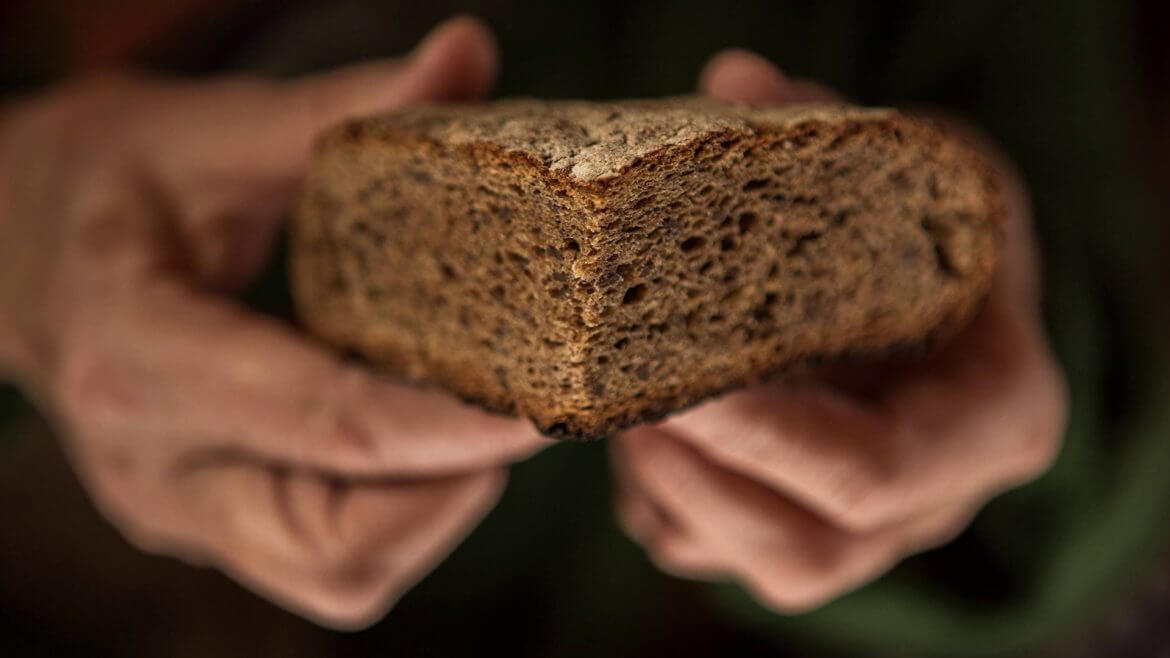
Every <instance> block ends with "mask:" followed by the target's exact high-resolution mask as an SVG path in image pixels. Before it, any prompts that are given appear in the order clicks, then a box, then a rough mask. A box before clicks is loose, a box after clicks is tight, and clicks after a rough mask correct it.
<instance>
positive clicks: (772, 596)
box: [746, 542, 848, 613]
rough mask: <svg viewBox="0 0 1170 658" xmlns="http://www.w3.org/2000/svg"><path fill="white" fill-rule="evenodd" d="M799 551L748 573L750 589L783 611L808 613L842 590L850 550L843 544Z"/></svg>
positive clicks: (816, 546) (829, 544)
mask: <svg viewBox="0 0 1170 658" xmlns="http://www.w3.org/2000/svg"><path fill="white" fill-rule="evenodd" d="M797 550H799V552H798V553H790V555H788V556H786V557H785V558H784V559H779V560H776V559H772V560H768V561H760V562H759V563H757V564H755V565H753V567H754V568H750V569H748V570H746V571H747V574H746V580H747V584H748V585H749V587H751V588H752V589H753V590H754V591H755V592H756V593H757V595H758V596H760V597H761V598H763V599H764V600H765V601H767V602H768V603H769V605H771V606H772V607H773V608H775V609H776V610H778V611H781V612H786V613H800V612H806V611H808V610H811V609H814V608H816V607H819V606H820V605H822V604H824V603H825V602H827V601H828V600H829V599H830V598H832V597H833V596H834V595H835V594H837V593H838V592H839V591H840V590H841V589H842V585H841V582H842V580H843V577H844V574H845V570H846V567H847V566H848V565H847V559H848V554H847V550H846V547H845V546H843V545H841V544H840V543H834V542H822V543H820V545H816V544H815V543H813V544H810V545H809V546H808V547H807V548H800V549H797Z"/></svg>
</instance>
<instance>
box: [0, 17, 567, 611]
mask: <svg viewBox="0 0 1170 658" xmlns="http://www.w3.org/2000/svg"><path fill="white" fill-rule="evenodd" d="M495 66H496V55H495V46H494V43H493V41H492V39H491V36H490V34H489V33H488V32H487V31H486V30H485V29H484V28H483V27H482V26H480V25H479V24H477V23H474V22H472V21H469V20H466V19H457V20H455V21H452V22H449V23H447V24H445V25H443V26H441V27H440V28H438V29H437V30H436V31H435V32H434V33H432V34H431V35H430V36H429V37H428V38H427V39H426V40H425V41H424V43H423V44H422V45H421V46H420V47H419V48H418V49H417V50H416V51H415V52H414V53H413V54H411V55H410V56H409V57H407V58H405V59H403V60H401V61H387V62H378V63H372V64H366V65H362V66H359V67H356V68H353V69H349V70H342V71H337V72H333V73H329V74H327V75H323V76H319V77H313V78H308V79H304V80H299V81H295V82H291V83H275V82H269V81H262V80H254V79H246V78H221V79H215V80H210V81H206V82H196V83H186V82H185V83H177V82H159V81H144V80H134V79H126V78H117V79H114V78H110V79H101V80H91V81H86V82H79V83H75V84H72V85H67V86H65V87H62V88H60V89H58V90H56V91H54V92H52V93H50V94H48V95H45V96H43V97H41V98H37V99H33V100H31V101H27V102H25V103H22V104H20V105H17V106H14V107H11V108H8V110H7V111H6V113H5V115H4V119H3V124H2V125H0V168H2V171H3V174H0V186H2V187H0V252H2V253H0V269H2V271H3V276H2V278H0V286H3V287H0V345H3V347H0V364H2V365H4V366H6V367H7V369H8V370H9V371H10V372H12V373H13V375H14V376H15V377H16V378H17V379H18V380H19V381H20V382H21V384H22V385H23V387H24V388H25V390H26V391H28V392H29V393H30V395H31V396H32V397H33V398H34V399H35V400H37V401H38V402H39V403H40V404H41V406H42V408H44V409H45V410H46V411H48V413H49V414H51V415H52V416H53V417H54V418H55V420H56V421H57V422H58V424H59V426H60V429H61V430H62V432H61V433H62V435H63V436H64V440H65V442H66V447H67V448H68V451H69V453H70V456H71V458H72V461H73V464H74V466H75V469H76V471H77V473H78V475H79V476H80V478H81V479H82V481H83V482H84V484H85V485H86V487H87V488H88V490H89V492H90V494H91V496H92V498H93V500H94V501H95V502H96V504H97V505H98V507H99V508H100V509H101V511H102V512H103V513H105V515H106V516H107V517H108V518H109V519H110V520H111V521H112V522H113V523H115V524H116V525H117V526H118V527H119V528H120V529H121V530H122V531H123V533H124V534H125V535H126V536H127V537H128V538H129V539H130V540H131V541H133V542H134V543H135V544H137V545H138V546H141V547H142V548H144V549H146V550H149V551H155V552H162V553H167V554H173V555H177V556H181V557H183V558H184V559H186V560H188V561H191V562H195V563H210V564H214V565H216V566H218V567H219V568H221V569H223V570H224V571H225V572H227V573H229V574H230V575H232V576H233V577H235V578H236V579H238V580H240V581H241V582H243V583H244V584H246V585H248V586H250V587H252V588H254V589H256V590H257V591H259V592H261V593H262V594H264V595H266V596H268V597H270V598H272V599H273V600H275V601H277V602H278V603H281V604H283V605H285V606H287V607H290V608H292V609H293V610H296V611H298V612H300V613H302V614H304V615H307V616H309V617H311V618H313V619H316V620H317V621H319V622H321V623H325V624H330V625H334V626H341V627H353V626H360V625H363V624H366V623H368V622H370V621H372V620H374V619H377V618H378V617H379V616H381V615H382V614H383V613H384V612H385V610H387V609H388V607H389V606H390V605H391V604H392V602H393V601H394V600H395V598H396V597H398V596H399V595H400V594H402V593H403V592H404V591H405V590H406V589H407V588H409V586H410V585H412V584H413V583H414V582H415V581H416V580H417V579H418V578H420V577H421V576H422V575H424V574H425V573H426V572H427V571H428V570H429V569H430V568H431V567H432V566H433V565H434V564H436V563H437V562H438V560H439V559H441V558H442V556H443V555H445V554H446V553H447V552H448V551H449V550H450V549H451V547H452V546H453V545H454V544H455V543H456V542H457V541H458V540H459V539H461V538H462V537H463V536H464V535H465V534H466V533H467V532H468V531H469V530H470V528H471V527H472V526H473V525H474V524H475V523H476V522H477V521H478V520H479V519H480V518H481V517H482V516H483V515H484V514H485V513H486V512H487V510H488V509H490V507H491V506H492V505H493V504H494V502H495V501H496V499H497V497H498V495H499V493H500V490H501V487H502V486H503V483H504V480H505V471H504V468H503V466H504V465H505V464H507V463H508V462H509V461H512V460H515V459H519V458H522V457H524V456H526V455H528V454H530V453H531V452H533V451H535V450H537V449H539V448H540V447H541V446H543V445H546V444H548V443H549V441H548V440H547V439H543V438H541V437H540V436H539V435H538V434H537V432H536V431H535V430H534V429H533V428H532V426H531V424H530V423H527V422H522V421H519V420H514V419H506V418H501V417H496V416H490V415H488V414H486V413H483V412H480V411H478V410H475V409H472V408H470V407H467V406H465V405H463V404H462V403H460V402H458V401H456V400H454V399H453V398H450V397H448V396H446V395H443V394H440V393H437V392H431V391H423V390H419V389H416V388H412V387H408V386H405V385H403V384H400V383H398V382H396V381H394V380H391V379H388V378H385V377H382V376H379V375H375V374H372V373H370V372H367V371H365V370H363V369H361V368H359V367H357V366H353V365H350V364H346V363H343V362H342V361H341V360H339V359H338V358H337V357H336V356H334V355H332V354H330V353H328V352H326V351H325V350H324V349H323V348H321V347H319V346H317V345H316V344H314V343H313V342H312V341H310V340H309V339H307V338H305V337H303V336H300V335H298V334H297V333H295V332H293V331H292V330H291V329H289V328H287V327H285V326H282V325H280V324H278V323H275V322H274V321H271V320H268V319H264V318H261V317H259V316H254V315H252V314H250V313H249V312H247V311H246V310H244V309H242V308H241V307H239V306H238V305H236V304H235V303H233V302H232V301H231V300H230V296H231V295H232V293H236V292H239V291H240V290H241V289H242V288H243V286H245V285H246V284H247V283H248V282H249V281H250V280H251V279H252V278H254V277H255V276H256V275H257V273H258V272H259V270H260V268H261V267H262V265H263V263H264V260H265V258H266V255H267V251H268V248H269V245H270V242H271V241H272V238H273V235H274V233H275V231H276V229H277V228H278V226H277V223H278V221H279V220H280V219H281V218H282V217H283V216H285V214H286V213H287V210H288V208H289V205H290V203H291V201H292V198H293V195H294V194H295V190H296V185H297V182H298V180H299V179H300V178H301V176H302V174H303V171H304V167H305V164H306V159H307V156H308V152H309V147H310V141H311V139H312V137H313V136H314V135H315V134H316V133H317V132H318V131H319V130H320V129H321V128H322V127H324V126H327V125H329V124H331V123H333V122H335V121H337V120H339V119H342V118H344V117H346V116H349V115H357V114H362V113H368V112H371V111H376V110H379V109H389V108H394V107H398V106H401V105H405V104H408V103H415V102H419V101H424V100H442V99H454V98H473V97H480V96H482V95H484V94H485V93H486V92H487V91H488V89H489V87H490V85H491V81H492V78H493V76H494V73H495Z"/></svg>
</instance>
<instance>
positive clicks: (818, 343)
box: [292, 98, 1002, 438]
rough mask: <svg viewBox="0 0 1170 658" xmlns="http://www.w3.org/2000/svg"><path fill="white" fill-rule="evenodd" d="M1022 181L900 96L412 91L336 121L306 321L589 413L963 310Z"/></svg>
mask: <svg viewBox="0 0 1170 658" xmlns="http://www.w3.org/2000/svg"><path fill="white" fill-rule="evenodd" d="M1001 207H1002V204H1001V200H1000V198H999V195H998V193H997V190H996V187H995V185H994V180H993V178H992V177H991V175H990V171H989V169H988V168H987V166H986V165H985V164H984V163H983V161H982V160H981V159H980V157H979V156H978V155H977V154H976V153H974V152H973V151H972V150H971V149H970V148H968V147H966V146H965V145H964V144H963V143H961V142H960V141H959V140H957V139H954V138H952V137H949V136H948V135H947V134H946V133H945V132H943V131H942V130H941V129H939V128H938V127H937V126H935V125H933V124H930V123H927V122H923V121H920V120H916V119H912V118H908V117H906V116H903V115H901V114H899V113H897V112H895V111H892V110H884V109H861V108H855V107H850V106H840V105H800V106H789V107H783V108H772V109H765V108H754V107H748V106H740V105H728V104H720V103H717V102H714V101H709V100H704V99H698V98H683V99H666V100H658V101H627V102H613V103H588V102H567V101H563V102H541V101H534V100H509V101H499V102H495V103H488V104H479V105H437V106H424V107H416V108H412V109H409V110H405V111H400V112H397V113H394V114H389V115H386V116H379V117H374V118H369V119H363V120H355V121H350V122H348V123H345V124H343V125H341V126H338V127H336V128H335V129H333V130H331V131H329V132H327V133H326V134H325V135H323V136H322V137H321V138H320V139H319V140H318V142H317V145H316V148H315V149H314V155H313V160H312V165H311V168H310V171H309V174H308V177H307V180H306V183H305V187H304V193H303V197H302V199H301V203H300V206H299V209H298V211H297V217H296V221H295V226H294V228H293V241H292V267H293V279H294V280H293V288H294V294H295V297H296V299H297V302H298V306H299V309H300V312H301V315H302V317H303V320H304V322H305V324H306V325H307V326H308V328H309V329H310V330H311V331H313V332H315V333H316V334H318V335H319V336H321V337H323V338H324V339H325V340H326V341H328V342H330V343H332V344H334V345H336V346H338V347H342V348H348V349H353V350H356V351H357V352H358V353H360V354H362V355H364V356H366V357H368V358H369V359H370V360H372V361H373V362H376V363H379V364H382V365H384V366H385V367H387V368H389V369H390V370H391V371H393V372H396V373H399V374H400V375H404V376H406V377H409V378H411V379H413V380H416V381H421V382H427V383H432V384H438V385H441V386H443V387H445V388H447V389H449V390H450V391H452V392H454V393H456V394H458V395H459V396H461V397H462V398H464V399H467V400H471V401H474V402H476V403H478V404H480V405H482V406H484V407H486V408H488V409H491V410H495V411H498V412H504V413H510V414H518V415H523V416H527V417H529V418H531V419H533V421H535V423H536V424H537V426H538V427H540V428H541V429H542V430H543V431H544V432H546V433H548V434H551V435H553V436H560V437H567V438H590V437H597V436H604V435H607V434H609V433H612V432H615V431H617V430H620V429H622V428H624V427H628V426H630V425H633V424H636V423H640V422H646V421H650V420H654V419H658V418H660V417H662V416H664V415H665V414H669V413H671V412H672V411H676V410H679V409H681V408H684V407H687V406H689V405H692V404H694V403H696V402H699V401H701V400H703V399H705V398H707V397H710V396H712V395H716V394H718V393H720V392H723V391H726V390H729V389H732V388H734V387H739V386H743V385H746V384H750V383H752V382H756V381H758V380H760V379H761V378H762V377H765V376H767V375H770V374H772V373H776V372H778V371H782V370H784V369H786V368H789V367H791V366H793V365H795V364H802V363H807V362H810V361H815V360H823V359H832V358H838V357H852V356H865V355H880V354H883V353H885V352H887V351H889V350H893V349H902V348H906V347H910V346H914V345H920V344H922V343H923V342H924V341H927V340H929V339H930V338H931V337H932V336H937V335H939V334H940V332H942V333H945V332H946V331H948V330H949V329H954V328H956V327H958V326H961V325H962V324H963V323H964V322H965V321H966V320H968V319H969V318H970V317H971V316H972V315H973V314H974V312H975V311H976V310H977V309H978V307H979V305H980V302H981V300H982V298H983V297H984V296H985V294H986V292H987V290H988V287H989V285H990V281H991V276H992V271H993V269H994V266H995V263H996V259H997V252H998V245H999V236H1000V230H999V229H1000V226H999V224H1000V216H1001V214H1002V211H1001Z"/></svg>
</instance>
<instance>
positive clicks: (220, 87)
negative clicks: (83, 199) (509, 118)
mask: <svg viewBox="0 0 1170 658" xmlns="http://www.w3.org/2000/svg"><path fill="white" fill-rule="evenodd" d="M496 52H497V50H496V45H495V41H494V39H493V37H492V34H491V32H490V30H489V29H488V28H487V27H486V26H484V25H483V24H482V23H480V22H479V21H477V20H475V19H472V18H468V17H459V18H454V19H451V20H449V21H446V22H444V23H442V24H441V25H439V26H438V27H436V28H435V29H434V30H433V31H432V32H431V33H430V34H429V35H428V36H427V37H426V38H424V39H423V41H422V42H421V43H420V44H419V46H418V47H417V48H416V49H415V50H414V51H413V52H412V53H411V54H410V55H409V56H407V57H406V58H405V59H403V60H385V61H377V62H370V63H364V64H358V65H355V66H352V67H349V68H344V69H340V70H337V71H333V72H330V73H325V74H318V75H313V76H309V77H307V78H303V79H300V80H297V81H294V82H291V83H285V84H280V85H273V84H268V83H260V82H256V81H248V80H236V81H228V82H222V81H215V82H210V83H207V84H206V85H204V86H197V87H195V88H191V87H189V86H183V87H180V88H179V89H178V90H176V91H175V92H174V93H175V94H176V97H169V100H170V101H172V102H171V105H174V106H175V107H173V110H172V112H171V113H170V114H169V115H168V116H167V117H164V118H162V119H161V120H160V118H154V120H152V121H151V122H149V125H148V126H145V128H146V129H145V130H144V131H143V132H142V136H143V138H144V139H143V141H144V143H145V144H146V146H147V148H150V147H151V146H153V148H150V153H151V155H152V156H153V157H155V159H156V160H157V164H158V165H159V168H160V170H161V171H162V172H163V173H164V175H165V176H166V177H168V178H170V179H172V180H176V181H177V182H179V183H180V185H185V184H190V183H193V182H194V183H203V186H211V185H214V184H215V183H216V182H222V181H225V180H231V179H232V176H243V177H244V180H247V181H250V182H251V183H252V184H256V183H257V182H260V183H263V182H268V183H277V184H285V183H287V182H289V181H290V180H295V179H297V178H299V177H300V175H301V173H302V170H303V168H304V165H305V162H306V160H307V157H308V154H309V147H310V145H311V143H312V141H313V140H314V139H315V138H316V136H317V134H318V133H320V132H321V131H322V130H324V129H326V128H328V127H330V126H332V125H334V124H336V123H338V122H340V121H342V120H344V119H347V118H351V117H356V116H363V115H367V114H371V113H375V112H382V111H387V110H391V109H394V108H398V107H402V106H404V105H409V104H412V103H418V102H422V101H439V100H456V99H467V98H479V97H481V96H483V95H484V94H486V93H487V92H488V90H489V89H490V88H491V85H492V82H493V81H494V79H495V75H496V69H497V60H498V57H497V54H496ZM182 100H186V101H188V102H186V103H181V102H179V101H182ZM160 144H162V145H165V146H166V148H162V149H160V148H158V145H160ZM201 174H202V177H200V175H201Z"/></svg>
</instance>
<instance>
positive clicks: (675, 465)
mask: <svg viewBox="0 0 1170 658" xmlns="http://www.w3.org/2000/svg"><path fill="white" fill-rule="evenodd" d="M621 441H622V444H623V448H624V450H625V451H626V453H625V454H626V457H627V458H628V460H629V462H630V467H629V471H628V472H629V474H630V475H631V477H632V478H633V480H634V481H635V482H634V486H635V487H637V488H640V489H641V490H642V491H644V492H645V493H646V495H647V496H649V497H651V498H653V499H655V501H656V504H658V505H660V506H661V507H663V508H664V509H665V510H666V513H667V514H668V515H669V516H671V517H673V518H676V519H677V521H678V524H679V526H680V527H681V529H682V532H681V535H683V536H690V537H694V538H695V540H694V542H695V543H697V545H698V547H704V546H705V547H707V550H706V554H705V558H706V559H707V561H708V564H712V563H714V564H718V565H720V566H722V567H724V568H726V569H727V570H729V571H731V572H732V573H734V574H735V575H736V576H738V577H739V579H741V580H742V581H744V583H745V585H747V586H748V587H749V588H750V589H752V590H753V591H754V592H755V593H756V594H757V595H759V596H760V597H761V598H763V599H764V600H765V602H767V603H768V604H769V605H772V606H774V607H776V608H778V609H781V610H791V611H795V610H805V609H808V608H810V607H814V606H816V605H819V604H820V603H822V602H824V601H825V600H827V599H828V598H829V597H831V596H834V595H836V594H838V593H841V592H843V591H845V590H847V589H851V588H853V587H856V586H858V585H860V584H862V583H863V582H866V581H868V580H870V579H872V578H874V577H876V576H877V575H879V574H880V573H882V572H884V571H885V570H886V569H888V568H889V567H890V566H892V565H893V564H894V563H896V562H897V561H898V560H900V559H901V558H902V557H904V556H906V555H908V554H910V553H913V552H916V551H919V550H922V549H925V548H928V547H931V546H935V545H938V544H939V543H942V542H945V541H949V539H950V538H951V537H953V536H954V535H955V534H956V533H957V532H958V530H959V529H960V528H961V527H963V526H965V525H966V523H967V521H969V519H970V516H971V507H970V506H966V505H964V506H956V507H952V508H948V509H944V510H939V511H937V512H934V513H931V514H929V515H926V516H923V517H921V518H917V519H913V520H910V521H907V522H903V523H900V524H897V525H895V526H891V527H888V528H884V529H882V530H880V531H875V532H872V533H868V534H863V535H859V534H855V533H850V532H846V531H843V530H841V529H838V528H836V527H834V526H832V525H830V524H827V523H825V522H824V521H823V520H822V519H820V518H818V517H817V516H816V515H814V514H811V513H809V512H808V511H807V510H805V509H802V508H801V507H800V506H798V505H795V504H793V503H792V502H790V501H789V500H787V499H785V498H784V497H782V496H779V495H777V494H775V493H773V492H771V491H769V490H767V489H766V488H764V487H762V486H760V485H759V484H757V483H755V482H753V481H751V480H749V479H746V478H743V477H741V476H738V475H736V474H735V473H733V472H731V471H728V470H726V469H723V468H720V467H718V466H716V465H714V464H711V463H710V462H707V461H706V460H705V459H703V457H702V456H701V455H700V454H699V453H697V452H696V451H694V449H693V448H689V447H687V446H686V445H684V444H682V443H680V442H678V441H676V440H674V439H672V438H670V436H669V435H667V434H664V433H661V432H659V431H658V430H654V429H650V428H644V429H639V430H634V431H631V432H630V433H628V434H627V435H626V436H625V437H623V438H622V439H621ZM678 534H679V533H676V535H675V536H678ZM647 548H648V550H649V551H650V552H651V553H652V554H657V555H658V559H660V560H663V561H665V562H667V563H668V566H670V565H669V562H670V559H669V557H668V554H664V553H661V552H660V551H661V547H660V546H658V545H657V544H655V543H654V541H653V539H652V540H651V541H650V543H648V544H647ZM697 550H698V548H696V547H692V548H690V552H691V553H694V552H696V551H697ZM684 555H686V553H684Z"/></svg>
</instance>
